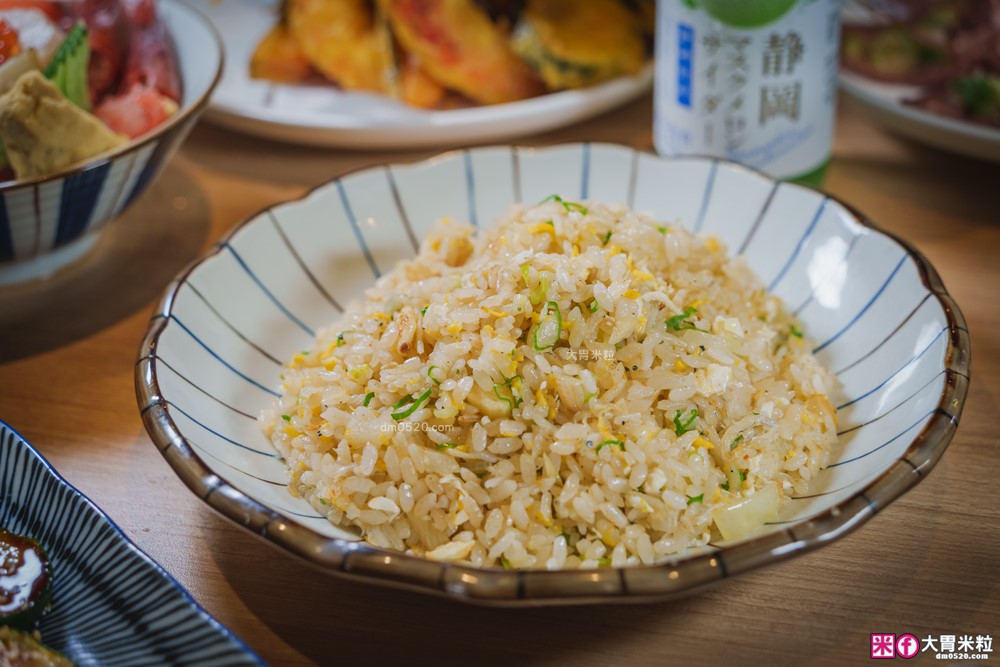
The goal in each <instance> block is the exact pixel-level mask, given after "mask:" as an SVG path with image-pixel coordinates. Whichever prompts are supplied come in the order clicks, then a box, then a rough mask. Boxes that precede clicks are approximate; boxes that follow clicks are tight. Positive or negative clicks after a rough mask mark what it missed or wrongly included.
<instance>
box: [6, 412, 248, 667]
mask: <svg viewBox="0 0 1000 667" xmlns="http://www.w3.org/2000/svg"><path fill="white" fill-rule="evenodd" d="M0 526H2V527H4V528H6V529H8V530H10V531H11V532H13V533H18V534H21V535H27V536H30V537H32V538H34V539H36V540H37V541H38V542H39V543H40V544H41V545H42V547H43V548H44V549H45V550H46V552H47V553H48V555H49V559H50V561H51V563H52V572H53V598H52V610H51V611H50V612H49V613H48V614H47V615H46V616H45V617H43V619H42V622H41V625H40V628H39V629H40V631H41V633H42V641H43V643H45V644H46V645H47V646H50V647H51V648H53V649H56V650H58V651H59V652H61V653H62V654H63V655H65V656H67V657H68V658H70V659H71V660H73V661H74V662H76V664H77V665H79V667H97V666H101V667H117V666H120V667H131V666H132V665H148V666H149V667H153V666H154V665H164V666H165V665H173V666H179V665H187V666H189V667H251V666H256V667H259V666H261V665H263V664H264V663H263V662H261V660H260V658H258V657H257V656H256V655H254V654H253V652H251V651H250V649H249V648H247V647H246V646H245V645H244V644H243V643H242V642H241V641H240V640H239V639H237V638H236V637H235V636H233V635H232V634H231V633H230V632H229V631H228V630H226V629H225V628H224V627H222V625H220V624H219V622H218V621H216V620H215V619H214V618H212V617H211V616H209V615H208V613H207V612H206V611H205V610H204V609H202V608H201V607H199V606H198V605H197V603H195V601H194V600H192V599H191V596H190V595H188V594H187V592H186V591H185V590H184V589H183V588H181V586H180V584H178V583H177V582H176V581H174V579H173V578H172V577H171V576H170V575H169V574H167V573H166V571H164V570H163V568H161V567H160V566H159V565H157V564H156V563H154V562H153V561H152V560H150V558H149V557H148V556H147V555H146V554H144V553H142V552H141V551H139V549H138V548H137V547H136V546H135V545H134V544H132V543H131V542H130V541H129V539H128V538H127V537H125V534H124V533H122V531H121V529H119V528H118V526H116V525H115V524H114V523H112V522H111V520H110V519H109V518H108V517H107V516H105V514H104V513H103V512H101V510H99V509H98V508H97V507H96V506H95V505H94V504H93V503H92V502H91V501H90V500H88V499H87V498H86V497H84V496H83V495H82V494H81V493H80V492H79V491H77V490H76V489H74V488H73V487H72V486H70V485H69V484H68V483H67V482H66V480H64V479H63V478H62V477H60V476H59V474H58V473H56V471H55V470H53V469H52V466H50V465H49V463H48V462H47V461H46V460H45V459H44V458H42V455H41V454H39V453H38V452H37V451H35V449H34V448H33V447H32V446H31V445H29V444H28V443H27V442H26V441H25V440H24V439H23V438H22V437H21V436H20V435H19V434H18V433H17V432H16V431H14V430H13V429H12V428H11V427H10V426H8V425H7V424H5V423H4V422H0Z"/></svg>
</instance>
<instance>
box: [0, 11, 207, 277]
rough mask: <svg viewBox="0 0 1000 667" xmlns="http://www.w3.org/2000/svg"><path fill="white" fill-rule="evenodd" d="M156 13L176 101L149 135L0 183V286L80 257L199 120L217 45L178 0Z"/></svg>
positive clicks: (197, 15) (202, 22) (194, 13)
mask: <svg viewBox="0 0 1000 667" xmlns="http://www.w3.org/2000/svg"><path fill="white" fill-rule="evenodd" d="M157 6H158V9H159V11H160V13H161V15H162V18H163V21H164V23H165V24H166V26H167V29H168V31H169V32H170V35H171V37H172V38H173V40H174V43H175V45H176V47H177V57H178V61H179V65H180V77H181V81H182V83H183V99H182V100H181V105H180V109H179V111H178V112H177V113H176V114H174V115H173V116H172V117H171V118H170V119H168V120H167V121H166V122H165V123H164V124H163V125H161V126H160V127H158V128H157V129H156V130H154V131H153V132H151V133H149V134H148V135H145V136H143V137H140V138H139V139H137V140H136V141H132V142H129V143H128V144H126V145H125V146H122V147H121V148H119V149H117V150H115V151H113V152H111V153H109V154H107V155H105V156H103V157H101V158H100V159H98V160H96V161H93V162H89V163H86V164H82V165H76V166H74V167H70V168H68V169H66V170H64V171H62V172H60V173H58V174H54V175H52V176H48V177H45V178H39V179H34V180H25V181H9V182H6V183H0V285H4V284H10V283H16V282H22V281H25V280H31V279H33V278H39V277H43V276H46V275H49V274H51V273H53V272H54V271H56V270H58V269H60V268H62V267H64V266H66V265H68V264H70V263H72V262H73V261H75V260H76V259H78V258H80V257H82V256H83V255H84V254H85V253H86V252H87V251H88V250H89V249H90V248H91V247H93V245H94V243H95V242H96V240H97V238H98V235H99V232H100V231H101V230H102V229H103V228H104V226H105V225H107V224H108V223H109V222H111V221H112V220H114V219H115V218H117V217H118V216H119V215H120V214H121V213H122V212H123V211H124V210H125V209H126V208H128V206H129V205H130V204H131V203H132V202H133V201H135V200H136V199H137V198H138V197H139V196H140V195H141V194H142V193H143V192H145V190H146V188H148V187H149V185H150V184H151V183H152V182H153V181H154V180H155V179H156V177H157V176H158V175H159V174H160V172H161V171H162V169H163V167H164V165H165V164H166V162H167V160H169V159H170V156H171V155H173V153H174V151H175V150H176V149H177V147H178V146H179V145H180V144H181V142H182V141H183V140H184V138H185V137H186V136H187V134H188V132H189V131H190V130H191V128H192V127H193V126H194V123H195V121H196V120H197V119H198V117H199V116H200V115H201V112H202V111H203V110H204V108H205V106H206V105H207V104H208V98H209V96H210V95H211V94H212V91H213V90H214V89H215V86H216V84H217V83H218V82H219V77H220V76H221V74H222V58H223V55H222V42H221V40H220V38H219V36H218V33H217V32H216V31H215V28H213V27H212V25H211V24H210V23H209V22H208V20H207V19H205V18H204V17H203V16H202V15H201V14H200V13H198V12H197V11H196V10H194V9H192V8H191V7H189V6H187V5H186V4H184V3H182V2H180V1H179V0H161V1H160V2H159V3H158V4H157Z"/></svg>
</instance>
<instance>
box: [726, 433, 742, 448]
mask: <svg viewBox="0 0 1000 667" xmlns="http://www.w3.org/2000/svg"><path fill="white" fill-rule="evenodd" d="M741 442H743V434H742V433H740V434H739V435H738V436H736V437H735V438H733V441H732V442H731V443H729V451H733V450H734V449H736V448H737V447H739V446H740V443H741Z"/></svg>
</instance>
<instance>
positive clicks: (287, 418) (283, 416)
mask: <svg viewBox="0 0 1000 667" xmlns="http://www.w3.org/2000/svg"><path fill="white" fill-rule="evenodd" d="M281 418H282V419H284V420H285V421H286V422H290V421H292V416H291V415H281Z"/></svg>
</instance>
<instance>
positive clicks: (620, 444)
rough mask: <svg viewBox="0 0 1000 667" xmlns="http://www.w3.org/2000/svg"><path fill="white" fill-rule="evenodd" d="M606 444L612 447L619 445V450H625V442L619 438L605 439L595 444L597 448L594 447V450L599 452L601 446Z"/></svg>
mask: <svg viewBox="0 0 1000 667" xmlns="http://www.w3.org/2000/svg"><path fill="white" fill-rule="evenodd" d="M608 445H611V446H613V447H621V450H622V451H625V443H624V442H622V441H621V440H605V441H604V442H602V443H600V444H599V445H597V449H595V450H594V451H595V452H599V451H601V447H607V446H608Z"/></svg>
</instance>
